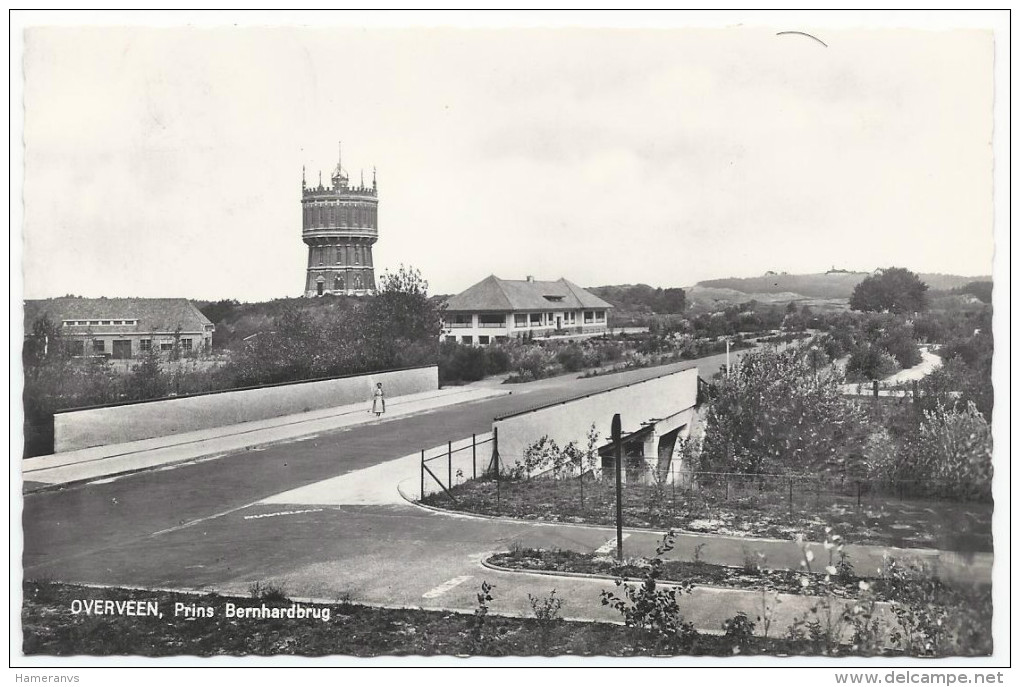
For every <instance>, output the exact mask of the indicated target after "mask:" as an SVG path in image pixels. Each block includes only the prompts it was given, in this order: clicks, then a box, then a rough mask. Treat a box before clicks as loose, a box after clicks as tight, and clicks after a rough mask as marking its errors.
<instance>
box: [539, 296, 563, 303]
mask: <svg viewBox="0 0 1020 687" xmlns="http://www.w3.org/2000/svg"><path fill="white" fill-rule="evenodd" d="M542 297H543V298H544V299H546V300H547V301H549V302H550V303H562V302H563V296H542Z"/></svg>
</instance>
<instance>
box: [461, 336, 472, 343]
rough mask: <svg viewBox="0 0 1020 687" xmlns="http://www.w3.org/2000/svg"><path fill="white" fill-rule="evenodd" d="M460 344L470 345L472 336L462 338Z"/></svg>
mask: <svg viewBox="0 0 1020 687" xmlns="http://www.w3.org/2000/svg"><path fill="white" fill-rule="evenodd" d="M460 342H461V343H466V344H469V343H471V337H470V336H462V337H460Z"/></svg>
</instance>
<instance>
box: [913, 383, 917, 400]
mask: <svg viewBox="0 0 1020 687" xmlns="http://www.w3.org/2000/svg"><path fill="white" fill-rule="evenodd" d="M914 403H917V380H916V379H915V380H914Z"/></svg>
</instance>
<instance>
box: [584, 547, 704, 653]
mask: <svg viewBox="0 0 1020 687" xmlns="http://www.w3.org/2000/svg"><path fill="white" fill-rule="evenodd" d="M675 540H676V533H675V532H673V531H672V530H670V531H669V532H667V533H666V534H665V535H664V536H663V538H662V541H661V542H660V543H659V545H658V547H656V549H655V557H654V558H652V559H651V561H649V563H650V565H649V567H648V570H647V571H646V572H645V575H644V580H643V581H642V582H641V584H640V585H636V586H635V585H631V584H628V583H627V582H626V581H625V580H623V579H617V580H616V586H617V587H618V588H620V589H621V590H622V592H623V596H622V597H621V596H617V595H616V594H614V593H613V592H610V591H606V590H603V591H602V594H601V600H602V605H603V606H609V607H610V608H614V609H616V610H617V611H619V612H620V614H621V615H622V616H623V620H624V622H625V623H626V625H627V627H634V628H638V629H641V630H646V631H647V632H649V633H650V634H651V635H652V636H653V637H654V638H655V643H656V649H657V650H662V649H666V650H670V651H676V650H680V649H685V648H689V647H690V645H691V644H692V643H693V642H694V641H695V640H696V639H697V636H698V633H697V630H695V629H694V626H693V625H692V624H691V623H689V622H687V621H685V620H684V618H683V615H682V614H681V613H680V606H679V604H678V603H677V598H678V597H679V596H680V595H681V594H684V593H688V594H689V593H690V591H691V589H692V588H693V585H692V584H691V583H690V582H684V583H682V584H679V585H671V586H667V587H662V586H660V584H659V582H658V580H659V578H660V577H662V566H663V561H662V556H663V555H664V554H666V553H667V552H669V551H672V550H673V547H674V542H675Z"/></svg>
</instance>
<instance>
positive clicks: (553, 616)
mask: <svg viewBox="0 0 1020 687" xmlns="http://www.w3.org/2000/svg"><path fill="white" fill-rule="evenodd" d="M528 601H529V602H530V603H531V612H532V613H534V614H535V617H536V618H538V619H539V620H541V621H543V622H547V623H551V622H555V621H557V620H560V610H561V609H562V608H563V599H560V598H557V596H556V590H555V589H554V590H552V591H551V592H549V596H546V597H542V598H540V597H537V596H532V595H531V594H528Z"/></svg>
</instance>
